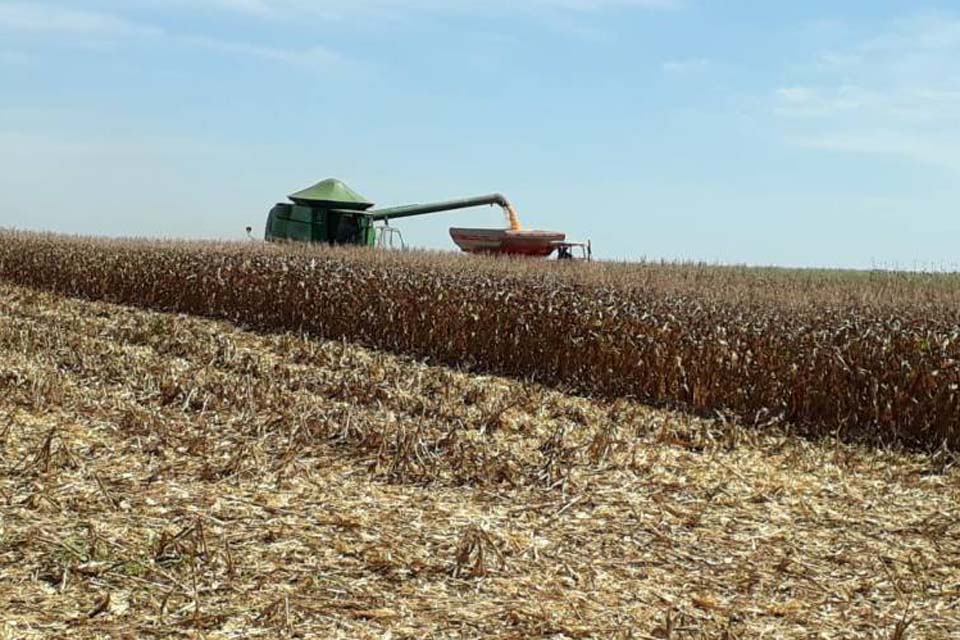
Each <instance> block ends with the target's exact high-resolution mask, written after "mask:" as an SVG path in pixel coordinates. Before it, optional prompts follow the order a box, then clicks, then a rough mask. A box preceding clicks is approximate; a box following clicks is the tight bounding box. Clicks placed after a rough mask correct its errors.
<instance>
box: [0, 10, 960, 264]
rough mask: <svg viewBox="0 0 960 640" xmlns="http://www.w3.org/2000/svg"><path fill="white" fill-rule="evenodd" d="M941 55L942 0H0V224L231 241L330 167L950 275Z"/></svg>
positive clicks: (608, 248) (784, 256) (944, 33)
mask: <svg viewBox="0 0 960 640" xmlns="http://www.w3.org/2000/svg"><path fill="white" fill-rule="evenodd" d="M958 70H960V7H958V6H956V5H953V4H951V3H942V4H925V3H921V2H897V1H887V2H878V1H876V0H872V1H866V0H852V1H847V2H843V3H838V2H835V1H832V2H828V1H825V0H811V1H807V2H772V1H771V2H747V1H738V0H724V1H720V0H526V1H524V0H514V1H510V0H486V1H484V2H481V1H479V0H408V1H404V2H401V1H399V0H351V1H349V2H344V1H341V0H316V1H312V2H308V1H307V0H73V1H66V0H63V1H61V2H33V1H31V2H20V1H14V2H8V1H5V0H0V226H15V227H19V228H34V229H50V230H57V231H66V232H84V233H95V234H104V235H147V236H177V237H180V236H182V237H220V238H237V237H241V236H242V235H243V227H244V226H246V225H248V224H249V225H252V226H254V227H255V228H257V229H260V228H261V227H262V223H263V219H264V217H265V214H266V211H267V210H268V209H269V208H270V206H271V205H272V204H273V203H274V202H275V201H278V200H282V199H283V197H284V196H285V194H287V193H291V192H293V191H295V190H297V189H299V188H301V187H304V186H308V185H309V184H312V183H313V182H315V181H317V180H319V179H321V178H324V177H327V176H337V177H340V178H342V179H344V180H345V181H347V182H348V183H349V184H350V185H351V186H353V187H354V188H355V189H357V190H358V191H360V192H361V193H363V194H364V195H366V196H368V197H369V198H371V199H372V200H374V201H375V202H377V203H378V204H381V205H393V204H404V203H408V202H418V201H427V200H437V199H445V198H449V197H458V196H467V195H476V194H481V193H488V192H491V191H500V192H503V193H505V194H506V195H507V196H508V197H509V198H510V199H511V200H512V201H514V203H515V204H516V205H517V208H518V210H519V212H520V216H521V219H522V220H523V222H524V223H525V225H527V226H531V227H537V228H547V229H556V230H561V231H565V232H567V233H568V235H569V236H570V237H571V238H574V239H582V238H591V239H592V240H593V242H594V245H595V246H596V248H597V252H598V254H599V255H600V256H602V257H606V258H614V259H638V258H641V257H646V258H650V259H660V258H665V259H685V260H704V261H709V262H724V263H748V264H776V265H793V266H841V267H868V268H869V267H872V266H899V267H901V268H952V269H958V268H960V266H958V265H960V249H958V240H960V215H958V214H960V207H958V205H960V73H958ZM501 222H502V219H501V216H500V215H499V214H498V213H497V212H496V211H495V210H490V209H477V210H471V211H467V212H461V213H456V214H451V215H435V216H431V217H426V218H419V219H412V220H407V221H404V224H403V225H402V228H403V230H404V233H405V236H406V238H407V240H408V242H411V243H413V244H416V245H419V246H427V247H433V248H451V246H452V245H451V243H450V240H449V238H448V236H447V228H448V227H449V226H498V225H499V224H501Z"/></svg>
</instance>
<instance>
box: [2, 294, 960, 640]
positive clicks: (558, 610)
mask: <svg viewBox="0 0 960 640" xmlns="http://www.w3.org/2000/svg"><path fill="white" fill-rule="evenodd" d="M142 286H143V287H144V289H145V290H147V291H149V290H150V287H151V285H150V283H144V284H143V285H142ZM958 498H960V471H958V470H957V469H956V468H955V466H954V458H953V457H952V454H950V453H948V452H946V451H941V452H939V453H937V454H930V455H928V454H919V453H907V452H892V451H886V450H882V449H876V448H869V447H865V446H862V445H853V444H844V443H842V442H840V441H838V440H824V441H822V442H817V441H812V440H809V439H802V438H797V437H794V436H791V435H788V434H786V433H783V432H782V431H781V430H780V429H779V427H777V426H775V425H774V426H771V427H769V428H768V429H766V430H759V429H754V428H744V427H743V426H742V425H741V424H740V423H738V422H737V421H736V420H732V419H726V420H723V421H720V420H714V421H707V420H702V419H697V418H694V417H691V416H689V415H684V414H679V413H671V412H668V411H663V410H657V409H651V408H649V407H646V406H643V405H640V404H635V403H633V402H630V401H625V400H613V401H599V400H588V399H584V398H582V397H577V396H572V395H565V394H563V393H561V392H559V391H556V390H553V389H550V388H547V387H543V386H538V385H536V384H532V383H521V382H517V381H513V380H509V379H505V378H497V377H490V376H479V375H471V374H467V373H462V372H455V371H452V370H450V369H445V368H441V367H433V366H428V365H425V364H423V363H420V362H417V361H414V360H410V359H406V358H402V357H397V356H394V355H388V354H385V353H382V352H376V351H369V350H366V349H364V348H362V347H358V346H355V345H350V344H346V343H343V342H339V341H334V342H323V341H318V340H315V339H308V338H303V337H299V336H296V335H292V334H289V333H273V334H268V335H258V334H255V333H251V332H247V331H244V330H241V329H238V328H236V327H235V326H233V325H230V324H227V323H222V322H215V321H211V320H205V319H199V318H195V317H189V316H177V315H168V314H162V313H156V312H151V311H144V310H137V309H133V308H128V307H120V306H113V305H110V304H106V303H100V302H84V301H77V300H71V299H66V298H60V297H56V296H54V295H51V294H47V293H39V292H37V291H34V290H30V289H25V288H17V287H12V286H6V285H3V286H0V500H2V504H3V508H2V509H0V518H2V519H0V637H2V638H18V639H19V638H42V637H70V638H112V637H117V638H121V637H184V638H195V637H201V636H202V637H205V638H214V639H215V638H241V637H242V638H250V637H320V638H371V639H372V638H384V637H388V634H389V637H394V638H424V637H427V638H490V637H499V638H618V637H619V638H645V637H653V638H658V637H659V638H664V637H670V638H702V637H744V638H746V637H761V636H762V637H771V638H810V637H819V638H849V637H878V638H890V637H907V638H910V637H916V638H946V637H951V634H955V632H956V630H957V629H958V628H960V609H958V608H957V606H956V603H957V599H958V591H957V590H958V585H960V542H958V539H960V536H958V535H957V534H958V531H957V528H956V527H957V522H960V518H958V516H960V513H958ZM898 634H899V635H898Z"/></svg>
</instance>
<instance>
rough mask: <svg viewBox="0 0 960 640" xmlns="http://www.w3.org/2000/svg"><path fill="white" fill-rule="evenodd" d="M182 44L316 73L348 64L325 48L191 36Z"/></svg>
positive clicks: (184, 38)
mask: <svg viewBox="0 0 960 640" xmlns="http://www.w3.org/2000/svg"><path fill="white" fill-rule="evenodd" d="M179 40H180V41H181V42H183V43H184V44H187V45H191V46H196V47H202V48H204V49H210V50H213V51H219V52H221V53H226V54H236V55H241V56H248V57H253V58H259V59H261V60H270V61H276V62H283V63H285V64H290V65H295V66H299V67H303V68H305V69H312V70H316V71H326V70H330V69H333V68H336V67H340V66H342V65H343V64H345V63H346V59H345V58H344V57H343V56H342V55H340V54H338V53H336V52H335V51H331V50H329V49H325V48H323V47H310V48H308V49H281V48H276V47H267V46H262V45H256V44H250V43H246V42H230V41H226V40H219V39H215V38H207V37H196V36H189V37H183V38H179Z"/></svg>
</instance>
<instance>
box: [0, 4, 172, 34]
mask: <svg viewBox="0 0 960 640" xmlns="http://www.w3.org/2000/svg"><path fill="white" fill-rule="evenodd" d="M0 31H7V32H14V33H27V34H51V33H53V34H66V35H75V36H98V37H109V36H138V35H145V34H156V33H158V32H159V30H158V29H155V28H153V27H150V26H146V25H141V24H137V23H135V22H131V21H129V20H126V19H124V18H122V17H119V16H116V15H113V14H109V13H102V12H97V11H85V10H79V9H69V8H66V7H62V6H57V5H48V4H43V3H36V2H29V3H28V2H5V3H3V4H0Z"/></svg>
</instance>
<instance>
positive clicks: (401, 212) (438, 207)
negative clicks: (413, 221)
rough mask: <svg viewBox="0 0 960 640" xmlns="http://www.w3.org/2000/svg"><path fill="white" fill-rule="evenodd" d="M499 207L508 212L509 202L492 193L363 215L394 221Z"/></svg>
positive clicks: (501, 196) (391, 208)
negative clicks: (489, 206)
mask: <svg viewBox="0 0 960 640" xmlns="http://www.w3.org/2000/svg"><path fill="white" fill-rule="evenodd" d="M495 204H496V205H499V206H501V207H502V208H503V210H504V211H505V212H506V211H509V210H510V201H509V200H507V199H506V197H504V196H503V195H502V194H499V193H492V194H490V195H486V196H477V197H475V198H461V199H459V200H447V201H445V202H432V203H429V204H409V205H404V206H402V207H388V208H386V209H373V210H372V211H365V212H364V215H365V216H368V217H369V218H371V219H372V220H382V221H389V220H396V219H399V218H409V217H411V216H422V215H426V214H428V213H439V212H441V211H455V210H457V209H469V208H471V207H482V206H485V205H495Z"/></svg>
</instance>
